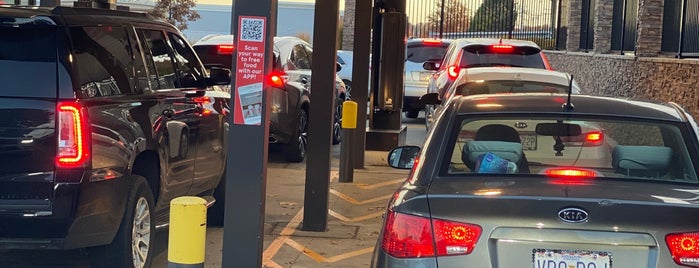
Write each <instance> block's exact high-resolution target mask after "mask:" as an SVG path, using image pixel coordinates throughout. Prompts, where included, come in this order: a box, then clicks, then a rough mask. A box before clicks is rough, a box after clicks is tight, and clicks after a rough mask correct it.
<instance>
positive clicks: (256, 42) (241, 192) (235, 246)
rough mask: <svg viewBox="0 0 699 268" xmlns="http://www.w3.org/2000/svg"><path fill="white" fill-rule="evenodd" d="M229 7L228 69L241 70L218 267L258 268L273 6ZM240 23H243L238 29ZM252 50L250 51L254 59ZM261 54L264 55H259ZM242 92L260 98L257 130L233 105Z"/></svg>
mask: <svg viewBox="0 0 699 268" xmlns="http://www.w3.org/2000/svg"><path fill="white" fill-rule="evenodd" d="M232 5H233V8H232V10H233V13H232V18H231V20H232V24H233V26H232V28H231V29H232V32H234V35H235V38H236V45H239V46H238V49H237V50H236V51H235V52H234V54H233V56H232V57H231V61H232V64H231V65H232V66H231V69H232V70H240V72H239V71H236V72H234V73H235V74H234V75H232V79H231V89H232V90H231V92H232V94H231V101H230V107H232V108H233V111H232V116H231V119H230V120H229V124H230V127H229V128H230V131H229V132H228V148H227V149H228V151H229V152H231V153H229V154H228V159H227V168H226V170H227V171H226V178H225V179H226V192H225V196H226V197H225V200H226V201H225V203H226V210H227V211H226V213H225V215H224V226H225V231H224V232H223V252H222V256H223V260H222V264H221V265H222V267H261V266H262V247H263V238H264V221H265V197H266V191H267V152H268V146H269V124H267V122H269V114H270V112H271V109H270V105H267V103H268V102H267V100H268V91H266V90H263V87H262V85H263V81H264V76H265V75H264V74H268V73H270V72H271V71H272V56H273V54H274V53H273V48H274V41H273V40H274V39H273V38H274V36H275V35H276V29H277V28H276V26H277V0H235V1H232ZM243 19H245V23H241V22H243ZM243 30H246V31H247V32H248V33H249V34H248V35H247V36H246V38H245V39H242V40H241V34H240V33H241V32H243ZM333 39H334V38H333ZM243 44H245V45H243ZM244 47H249V48H244ZM253 49H255V52H254V53H253V51H252V50H253ZM260 52H263V53H262V54H260ZM243 53H245V54H243ZM242 60H247V61H249V62H258V61H261V62H262V63H263V64H262V65H252V66H245V65H243V64H242ZM239 61H240V62H241V63H239ZM245 69H247V70H245ZM333 69H334V68H333ZM242 71H250V73H254V74H255V75H254V77H251V76H249V74H250V73H246V74H248V76H243V72H242ZM258 72H259V73H258ZM258 85H259V88H258V87H257V86H258ZM243 86H245V87H246V88H251V89H253V90H252V91H254V92H255V93H259V94H260V95H261V100H260V103H259V104H260V105H261V106H262V109H261V110H262V116H261V118H260V121H259V122H257V123H258V124H254V122H250V121H246V120H245V118H244V114H243V109H242V104H241V103H240V102H239V101H238V100H239V98H238V97H239V95H240V91H239V88H240V87H243ZM256 89H257V90H259V91H257V90H256ZM255 93H253V96H254V94H255ZM251 100H255V98H254V97H253V98H251ZM251 137H256V138H251ZM240 219H245V220H240Z"/></svg>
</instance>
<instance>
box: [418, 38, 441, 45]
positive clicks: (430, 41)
mask: <svg viewBox="0 0 699 268" xmlns="http://www.w3.org/2000/svg"><path fill="white" fill-rule="evenodd" d="M422 44H424V45H427V46H439V45H442V41H441V40H439V39H424V40H422Z"/></svg>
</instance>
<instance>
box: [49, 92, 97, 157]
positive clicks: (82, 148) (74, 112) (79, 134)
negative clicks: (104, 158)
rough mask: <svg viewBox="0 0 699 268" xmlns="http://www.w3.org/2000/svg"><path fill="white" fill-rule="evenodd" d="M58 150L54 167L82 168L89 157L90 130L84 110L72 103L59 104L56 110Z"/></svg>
mask: <svg viewBox="0 0 699 268" xmlns="http://www.w3.org/2000/svg"><path fill="white" fill-rule="evenodd" d="M57 110H58V111H57V117H58V125H57V130H58V131H57V134H58V148H57V153H56V166H57V167H59V168H75V167H82V166H84V165H85V164H86V163H87V161H88V159H89V157H90V129H89V122H88V120H87V113H86V111H85V109H84V108H83V107H82V106H81V105H79V104H77V103H74V102H66V103H60V104H59V105H58V109H57Z"/></svg>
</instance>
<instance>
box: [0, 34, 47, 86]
mask: <svg viewBox="0 0 699 268" xmlns="http://www.w3.org/2000/svg"><path fill="white" fill-rule="evenodd" d="M0 36H1V38H0V81H2V85H3V89H2V91H1V92H0V95H1V96H3V97H44V98H46V97H56V53H57V52H56V30H55V29H46V28H44V29H41V28H9V27H2V26H0ZM39 78H40V79H39Z"/></svg>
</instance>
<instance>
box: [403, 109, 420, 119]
mask: <svg viewBox="0 0 699 268" xmlns="http://www.w3.org/2000/svg"><path fill="white" fill-rule="evenodd" d="M418 115H420V110H407V111H405V117H407V118H417V116H418Z"/></svg>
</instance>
